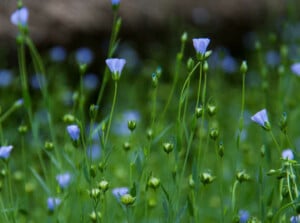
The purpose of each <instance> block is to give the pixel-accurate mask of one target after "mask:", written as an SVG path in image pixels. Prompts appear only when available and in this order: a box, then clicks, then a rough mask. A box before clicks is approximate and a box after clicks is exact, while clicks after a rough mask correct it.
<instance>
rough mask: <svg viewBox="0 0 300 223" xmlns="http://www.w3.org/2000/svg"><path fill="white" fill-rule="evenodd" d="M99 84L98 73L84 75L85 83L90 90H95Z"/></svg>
mask: <svg viewBox="0 0 300 223" xmlns="http://www.w3.org/2000/svg"><path fill="white" fill-rule="evenodd" d="M98 84H99V79H98V77H97V75H96V74H87V75H85V76H84V77H83V85H84V87H85V88H86V89H88V90H95V89H96V88H97V86H98Z"/></svg>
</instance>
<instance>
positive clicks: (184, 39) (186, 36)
mask: <svg viewBox="0 0 300 223" xmlns="http://www.w3.org/2000/svg"><path fill="white" fill-rule="evenodd" d="M187 38H188V34H187V32H184V33H183V34H182V35H181V42H186V41H187Z"/></svg>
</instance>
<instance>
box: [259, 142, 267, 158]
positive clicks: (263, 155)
mask: <svg viewBox="0 0 300 223" xmlns="http://www.w3.org/2000/svg"><path fill="white" fill-rule="evenodd" d="M265 154H266V146H265V145H262V146H261V147H260V156H261V157H265Z"/></svg>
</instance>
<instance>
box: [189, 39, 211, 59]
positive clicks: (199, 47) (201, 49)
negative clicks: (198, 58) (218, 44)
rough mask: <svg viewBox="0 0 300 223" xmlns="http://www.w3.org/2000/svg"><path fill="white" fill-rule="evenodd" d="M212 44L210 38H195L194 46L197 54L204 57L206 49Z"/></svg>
mask: <svg viewBox="0 0 300 223" xmlns="http://www.w3.org/2000/svg"><path fill="white" fill-rule="evenodd" d="M209 42H210V39H208V38H194V39H193V45H194V48H195V50H196V52H197V53H199V54H201V55H203V54H205V52H206V48H207V46H208V44H209Z"/></svg>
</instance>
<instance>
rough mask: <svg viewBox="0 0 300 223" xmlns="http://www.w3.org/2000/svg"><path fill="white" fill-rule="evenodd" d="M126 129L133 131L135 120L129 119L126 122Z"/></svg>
mask: <svg viewBox="0 0 300 223" xmlns="http://www.w3.org/2000/svg"><path fill="white" fill-rule="evenodd" d="M127 126H128V129H129V130H130V131H131V132H133V130H135V128H136V122H135V121H134V120H129V121H128V123H127Z"/></svg>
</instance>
